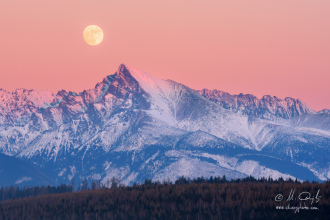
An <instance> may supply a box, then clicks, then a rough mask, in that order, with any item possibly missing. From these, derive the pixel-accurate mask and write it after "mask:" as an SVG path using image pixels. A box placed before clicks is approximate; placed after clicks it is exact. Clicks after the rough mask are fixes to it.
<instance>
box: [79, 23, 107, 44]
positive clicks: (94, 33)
mask: <svg viewBox="0 0 330 220" xmlns="http://www.w3.org/2000/svg"><path fill="white" fill-rule="evenodd" d="M83 37H84V40H85V42H86V43H87V44H89V45H93V46H95V45H98V44H100V43H101V42H102V40H103V31H102V29H101V28H100V27H99V26H96V25H90V26H88V27H86V28H85V30H84V33H83Z"/></svg>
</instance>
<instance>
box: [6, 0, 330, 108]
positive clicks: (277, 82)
mask: <svg viewBox="0 0 330 220" xmlns="http://www.w3.org/2000/svg"><path fill="white" fill-rule="evenodd" d="M329 9H330V1H328V0H319V1H310V0H290V1H287V0H277V1H265V0H254V1H246V0H230V1H229V0H226V1H224V0H205V1H201V0H189V1H185V0H166V1H155V0H148V1H146V0H139V1H132V0H131V1H128V0H121V1H114V0H113V1H111V0H102V1H98V0H95V1H90V0H88V1H87V0H70V1H64V0H57V1H44V0H29V1H26V0H11V1H1V2H0V25H1V32H0V39H1V40H0V77H1V80H0V88H3V89H6V90H8V91H12V90H14V89H16V88H27V89H36V90H43V89H48V90H51V91H53V92H57V91H58V90H61V89H65V90H71V91H76V92H80V91H83V90H84V89H89V88H93V87H94V86H95V84H96V83H97V82H99V81H101V80H102V79H103V78H104V77H105V76H106V75H109V74H113V73H114V72H115V71H116V70H117V68H118V66H119V65H120V64H121V63H125V64H128V65H130V66H132V67H135V68H138V69H141V70H144V71H146V72H149V73H150V74H152V75H154V76H156V77H159V78H163V79H172V80H174V81H177V82H180V83H183V84H185V85H187V86H189V87H191V88H194V89H202V88H208V89H220V90H223V91H227V92H229V93H232V94H238V93H241V92H242V93H250V94H254V95H256V96H257V97H259V98H260V97H262V95H266V94H270V95H276V96H277V97H279V98H285V97H287V96H290V97H293V98H300V99H302V100H303V101H305V102H306V103H307V104H308V105H309V106H310V107H312V108H313V109H315V110H321V109H324V108H328V109H330V28H329V27H330V13H329ZM90 24H96V25H98V26H100V27H101V28H102V29H103V31H104V41H103V42H102V43H101V44H100V45H98V46H89V45H87V44H86V43H84V41H83V38H82V32H83V30H84V28H85V27H86V26H88V25H90Z"/></svg>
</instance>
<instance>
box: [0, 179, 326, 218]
mask: <svg viewBox="0 0 330 220" xmlns="http://www.w3.org/2000/svg"><path fill="white" fill-rule="evenodd" d="M87 189H88V188H87ZM293 191H294V192H293ZM290 195H291V196H290ZM281 196H282V197H281ZM290 198H291V199H290ZM329 198H330V183H329V181H328V182H324V183H309V182H304V183H300V182H297V181H283V179H279V180H275V181H274V180H271V179H268V180H267V179H261V180H255V179H254V178H251V177H249V178H245V179H242V180H235V181H227V180H225V178H210V179H203V178H198V179H195V180H189V179H186V178H180V179H178V180H177V181H176V182H175V184H172V183H169V182H163V183H159V182H158V183H154V182H151V181H150V180H146V181H145V183H144V184H142V185H137V184H134V185H133V186H130V187H124V186H118V185H113V187H112V188H110V189H107V188H101V189H98V190H84V191H79V192H73V193H62V194H52V195H41V196H37V197H29V198H23V199H17V200H7V201H2V202H0V219H268V220H269V219H328V217H329V215H330V199H329ZM289 200H290V201H289ZM288 205H289V206H288ZM287 207H290V210H288V208H287ZM293 207H299V209H297V208H293Z"/></svg>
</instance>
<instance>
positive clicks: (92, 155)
mask: <svg viewBox="0 0 330 220" xmlns="http://www.w3.org/2000/svg"><path fill="white" fill-rule="evenodd" d="M22 91H23V92H22V94H20V95H18V96H19V97H20V98H17V99H16V98H15V97H16V96H17V95H13V94H11V93H8V92H5V91H3V90H1V93H0V94H3V99H2V100H1V104H0V106H1V107H2V110H1V112H0V113H1V114H2V115H0V116H1V117H3V120H4V121H3V123H2V124H1V126H0V151H1V152H2V153H4V154H7V155H11V156H15V157H18V158H20V159H22V160H26V161H29V162H33V163H34V164H36V165H37V166H38V167H39V168H40V169H41V171H42V172H45V173H49V174H50V175H51V177H52V178H54V179H55V181H57V182H61V181H64V182H65V181H69V180H71V179H72V178H73V177H76V178H78V179H83V178H85V177H88V178H91V179H92V178H94V179H97V178H101V179H102V180H104V181H106V180H107V179H111V177H113V176H115V177H120V178H121V179H122V181H123V182H125V183H132V182H134V181H143V180H144V179H145V178H151V179H154V180H160V179H161V178H170V179H175V178H176V177H178V176H181V175H185V174H187V175H190V176H191V177H193V176H194V175H195V176H196V175H201V174H203V173H204V174H205V175H206V176H208V175H220V174H225V175H226V176H228V177H232V178H236V177H243V176H246V175H254V176H256V177H261V176H264V175H265V176H267V177H268V176H269V175H271V176H273V177H276V178H277V177H278V176H280V175H281V176H283V177H299V179H304V178H309V179H324V178H329V173H330V172H329V170H330V169H329V167H330V164H329V161H330V158H329V155H330V154H329V150H328V146H329V144H330V136H329V129H328V124H327V120H328V119H327V118H325V117H328V116H327V114H325V113H315V112H313V111H312V110H311V111H309V108H308V107H307V106H305V105H303V104H302V102H301V101H299V100H293V99H292V100H291V99H286V100H277V99H276V98H275V97H273V98H271V97H270V98H269V99H267V97H266V98H265V99H264V100H263V101H262V102H261V101H260V100H259V101H258V100H256V99H255V98H253V97H252V96H251V97H250V99H248V100H252V102H253V103H256V105H255V106H254V105H253V106H252V107H251V105H250V104H251V102H250V101H248V102H245V101H244V100H245V99H246V98H248V97H245V96H244V97H242V100H243V99H244V100H243V101H242V100H241V101H239V102H238V101H237V103H243V104H244V103H245V104H244V105H243V104H240V105H238V106H237V108H239V109H241V110H242V111H241V110H240V111H236V107H235V108H228V109H227V108H226V107H225V106H221V105H219V104H217V103H215V102H213V101H212V100H209V99H207V98H205V97H203V96H202V95H200V94H199V93H198V92H196V91H195V90H193V89H190V88H188V87H186V86H184V85H182V84H180V83H176V82H174V81H171V80H161V79H158V78H155V77H153V76H152V75H150V74H148V73H145V72H143V71H139V70H137V69H134V68H132V67H129V66H126V65H123V64H122V65H120V67H119V68H118V70H117V72H116V73H115V74H114V75H110V76H107V77H105V78H104V79H103V81H101V82H100V83H97V84H96V86H95V88H93V89H89V90H85V91H83V92H81V93H79V94H77V93H74V92H67V91H64V90H62V91H59V92H58V93H57V94H56V95H54V94H51V93H49V92H35V91H25V90H22ZM222 96H223V97H226V96H228V95H225V94H223V95H222ZM22 97H23V98H22ZM236 98H237V100H238V99H239V98H238V97H236ZM266 99H267V100H266ZM15 100H16V101H15ZM16 102H17V103H16ZM8 103H9V104H8ZM249 103H250V104H249ZM258 103H259V104H258ZM257 104H258V105H259V107H260V106H261V109H264V112H263V110H262V111H261V110H260V109H259V110H258V108H259V107H258V106H257ZM239 106H244V108H242V107H239ZM265 106H266V107H265ZM285 106H287V108H284V107H285ZM281 109H282V110H281ZM249 112H254V113H258V114H259V113H260V112H261V113H262V114H261V115H258V114H257V115H253V114H254V113H253V114H252V115H249V114H246V113H249ZM269 115H271V117H268V116H269ZM295 115H297V116H296V117H293V116H295ZM254 116H255V117H254ZM259 116H260V117H259ZM266 116H267V117H266ZM273 117H277V118H276V120H274V118H273ZM8 118H9V119H10V120H8ZM267 118H272V120H268V119H267ZM173 152H175V153H174V154H173ZM248 155H252V156H253V157H252V156H248ZM258 155H259V156H258ZM260 155H262V157H261V156H260ZM265 158H266V159H265ZM270 158H273V159H270ZM226 161H227V162H226ZM268 161H273V162H272V163H269V162H268ZM284 162H285V163H287V166H295V169H292V170H290V171H286V170H285V169H283V167H278V166H276V163H284ZM297 164H299V165H297ZM304 173H305V174H304ZM314 174H315V175H316V176H317V177H316V176H315V175H314Z"/></svg>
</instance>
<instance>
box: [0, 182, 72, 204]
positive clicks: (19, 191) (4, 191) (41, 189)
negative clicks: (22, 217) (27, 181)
mask: <svg viewBox="0 0 330 220" xmlns="http://www.w3.org/2000/svg"><path fill="white" fill-rule="evenodd" d="M72 191H73V188H72V186H71V185H66V184H62V185H60V186H33V187H21V188H19V187H18V186H9V187H1V188H0V201H3V200H8V199H19V198H25V197H30V196H40V195H47V194H58V193H66V192H72Z"/></svg>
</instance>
